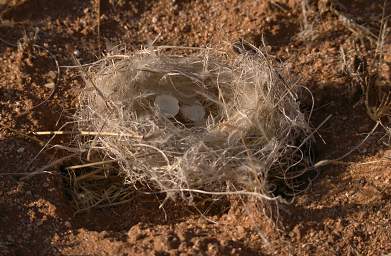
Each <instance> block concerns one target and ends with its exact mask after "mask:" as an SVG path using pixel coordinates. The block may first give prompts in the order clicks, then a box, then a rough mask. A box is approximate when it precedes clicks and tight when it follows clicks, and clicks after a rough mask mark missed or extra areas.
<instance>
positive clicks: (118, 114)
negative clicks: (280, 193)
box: [76, 47, 311, 205]
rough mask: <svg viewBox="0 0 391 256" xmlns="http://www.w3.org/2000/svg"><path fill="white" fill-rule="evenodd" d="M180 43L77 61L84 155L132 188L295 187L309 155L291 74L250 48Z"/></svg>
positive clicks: (212, 191) (186, 194) (270, 194)
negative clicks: (83, 64)
mask: <svg viewBox="0 0 391 256" xmlns="http://www.w3.org/2000/svg"><path fill="white" fill-rule="evenodd" d="M242 50H243V49H242ZM185 51H186V50H183V49H177V48H174V49H171V50H170V51H167V49H166V48H159V47H158V48H154V49H146V50H141V51H137V52H134V53H131V54H126V55H109V56H107V57H106V58H104V59H102V60H100V61H99V62H98V63H95V65H92V66H90V67H89V68H88V70H85V72H84V75H85V78H86V81H87V86H86V88H85V90H84V91H83V93H82V95H81V104H80V108H79V109H78V111H77V114H76V121H77V124H78V129H79V130H82V131H88V132H87V133H86V134H88V135H94V136H79V137H78V138H77V139H78V142H79V144H80V147H81V148H82V150H84V152H86V155H85V158H86V159H88V161H89V162H97V163H102V165H104V166H105V167H104V168H103V169H104V170H106V171H107V170H108V169H111V172H112V170H113V169H115V175H119V176H120V177H122V178H123V182H124V183H125V184H130V185H133V186H129V187H133V188H132V189H133V190H134V188H136V189H137V188H140V187H141V186H140V185H143V186H142V187H143V188H148V189H149V191H155V192H159V193H162V192H164V193H165V194H166V195H167V196H168V197H169V198H173V199H176V198H183V199H185V200H188V202H192V201H193V199H194V196H195V195H197V194H207V195H211V196H225V195H245V196H254V197H256V198H259V199H261V200H273V199H276V196H277V194H276V191H277V189H278V188H277V187H278V186H279V185H278V184H286V185H288V186H289V187H290V188H293V189H294V187H295V186H296V185H295V183H294V182H293V181H294V180H295V179H296V178H297V177H299V176H300V175H302V174H303V170H304V169H305V168H306V167H308V166H309V165H311V161H310V158H309V155H308V149H307V148H306V147H307V145H308V141H309V134H310V128H309V125H308V123H307V121H306V119H305V116H304V114H303V113H302V112H301V111H300V108H299V103H298V98H297V87H295V84H294V83H292V82H291V81H290V79H289V78H288V77H285V76H284V75H283V72H282V71H281V70H280V66H279V65H278V64H277V63H275V62H274V61H273V59H272V58H270V57H268V56H267V55H266V54H265V53H264V52H263V51H261V50H258V49H255V48H252V49H251V50H248V51H244V50H243V51H242V53H241V54H238V55H233V54H228V53H223V52H219V51H215V50H212V49H197V48H194V49H191V50H189V52H188V53H186V54H184V52H185ZM179 53H180V54H179ZM92 165H94V164H92ZM102 165H101V166H100V168H102ZM107 166H110V168H108V167H107ZM106 171H105V172H106ZM89 173H91V170H89ZM106 176H107V175H106ZM87 177H93V175H91V174H88V173H87ZM85 180H88V178H86V174H85V173H84V176H83V181H85ZM89 182H91V180H90V181H89ZM115 188H117V187H115ZM114 190H115V189H114ZM117 192H118V190H117ZM117 192H113V193H112V194H115V193H117ZM117 194H120V196H119V197H118V198H117V200H122V199H121V198H124V197H123V196H124V194H125V192H124V191H120V192H118V193H117ZM113 198H114V197H113ZM113 198H112V199H113ZM113 200H114V199H113ZM109 201H110V200H109ZM96 202H98V203H99V202H102V200H100V201H99V200H98V199H97V201H95V202H92V203H90V204H92V205H96V204H97V203H96ZM110 202H111V203H112V202H113V201H110Z"/></svg>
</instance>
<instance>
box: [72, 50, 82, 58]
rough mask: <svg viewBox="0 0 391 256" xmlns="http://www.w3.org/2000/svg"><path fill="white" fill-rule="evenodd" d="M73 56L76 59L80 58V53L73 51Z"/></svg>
mask: <svg viewBox="0 0 391 256" xmlns="http://www.w3.org/2000/svg"><path fill="white" fill-rule="evenodd" d="M73 55H75V56H76V57H80V51H79V50H78V49H76V50H74V51H73Z"/></svg>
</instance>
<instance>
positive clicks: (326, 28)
mask: <svg viewBox="0 0 391 256" xmlns="http://www.w3.org/2000/svg"><path fill="white" fill-rule="evenodd" d="M6 2H9V5H4V3H6ZM11 2H12V3H11ZM383 3H384V2H383V1H365V0H343V1H342V0H340V1H331V0H330V1H327V0H319V1H308V4H307V6H306V7H305V8H304V10H305V11H303V4H302V1H299V0H285V1H284V0H278V1H266V0H264V1H261V0H258V1H255V0H254V1H237V0H225V1H223V0H211V1H206V0H205V1H201V0H200V1H196V0H152V1H139V0H135V1H114V0H112V1H103V0H102V1H101V13H100V14H101V17H100V37H98V33H97V30H98V22H97V16H96V9H95V6H96V4H95V1H81V0H67V1H60V0H51V1H47V0H25V1H0V18H1V20H0V74H1V75H0V175H1V176H0V255H389V254H391V235H390V231H391V200H390V199H391V168H390V165H389V161H388V157H391V151H390V149H389V147H388V146H387V145H386V144H387V143H386V142H387V137H386V136H384V135H385V132H384V130H382V129H378V130H376V132H375V133H374V135H373V136H371V137H370V138H369V139H368V140H367V141H366V142H365V143H364V144H363V145H362V147H360V148H359V149H358V150H357V151H355V152H354V153H353V154H351V155H350V156H349V157H348V158H347V159H345V161H346V164H340V165H332V166H327V167H323V168H320V169H319V170H318V171H319V176H318V177H317V179H315V180H313V181H312V185H311V186H310V187H309V188H308V189H307V191H306V192H305V193H303V194H301V195H299V196H297V197H296V198H295V200H294V202H293V203H292V204H290V205H281V215H280V218H279V219H278V221H274V222H271V221H270V220H268V219H266V218H264V217H262V216H258V215H257V214H256V213H255V211H254V209H253V208H252V207H251V206H250V205H249V206H248V207H245V208H243V207H238V206H237V205H238V204H237V203H236V202H235V200H234V199H233V200H231V201H230V203H231V207H230V208H229V207H228V206H227V205H220V206H219V207H214V208H213V209H212V210H211V211H209V212H208V213H205V215H204V216H202V215H200V214H199V213H198V212H197V211H195V210H194V209H192V208H190V207H183V205H181V204H180V203H174V202H170V203H168V204H166V205H165V207H164V209H159V205H160V200H161V198H155V197H152V196H150V197H148V196H145V195H144V196H142V195H136V196H135V197H134V199H133V200H132V201H131V202H129V203H128V204H126V205H121V206H118V207H112V208H106V209H97V210H91V211H90V212H87V213H83V214H78V215H76V216H75V215H74V214H73V213H74V211H73V208H72V207H71V203H70V201H69V198H68V197H67V195H66V194H65V193H64V182H63V180H62V178H61V176H60V175H58V173H59V169H58V168H57V169H56V168H53V169H52V170H50V171H51V174H42V175H36V176H33V177H31V178H29V179H25V180H22V179H20V176H18V175H10V173H20V172H22V173H30V172H32V171H34V170H36V169H37V168H40V167H42V166H44V165H46V164H48V163H51V162H53V161H55V160H56V159H58V158H59V157H60V154H59V152H56V151H53V150H52V151H50V150H49V151H45V152H44V153H42V154H40V155H39V157H37V158H36V156H37V154H38V152H39V151H40V149H41V148H42V143H44V141H45V140H47V138H42V137H40V138H36V137H34V136H31V135H29V134H30V132H31V131H39V130H57V129H59V127H60V126H61V125H62V124H64V123H66V122H67V121H69V120H70V117H71V116H72V114H73V112H74V110H75V108H76V107H77V104H78V95H79V93H80V91H81V90H82V88H83V86H84V84H83V81H82V79H81V78H80V76H79V74H78V72H77V70H74V69H67V68H61V72H60V76H59V77H57V67H56V63H55V62H54V57H55V59H56V60H57V61H58V63H59V64H60V65H62V66H65V65H73V58H74V56H76V57H78V58H79V59H80V61H81V62H82V63H87V62H91V61H94V60H96V59H97V58H98V57H99V56H101V53H102V52H104V51H105V50H106V48H107V47H110V45H116V44H119V43H121V44H125V45H127V47H128V48H129V49H130V50H131V49H138V48H140V47H141V45H148V44H149V43H150V42H152V41H153V40H154V39H155V38H156V37H157V36H158V35H159V34H160V36H159V37H158V38H157V41H156V43H155V44H157V45H166V44H169V45H188V46H206V45H208V46H213V47H219V48H223V49H224V48H225V47H230V43H231V42H234V41H236V40H238V39H239V38H245V39H247V40H248V41H250V42H252V43H253V44H255V45H257V46H259V45H261V44H263V43H265V44H267V45H269V46H270V50H271V52H272V53H273V54H274V55H275V56H276V57H277V58H279V59H280V60H281V62H283V63H285V65H286V66H287V68H289V69H290V71H291V72H292V75H293V76H295V77H297V79H298V80H299V82H300V84H302V85H304V86H306V87H308V88H309V89H310V91H311V92H312V93H313V96H314V99H315V109H314V113H313V116H312V118H311V125H312V126H313V127H317V126H318V124H320V123H321V122H322V121H323V120H324V119H325V118H326V117H327V116H328V115H330V114H332V118H331V119H330V120H329V122H327V123H326V124H325V125H324V126H322V127H321V128H320V129H319V131H318V133H317V134H316V142H317V143H316V147H317V153H316V156H317V158H318V159H319V160H321V159H330V158H336V157H338V156H341V155H343V154H344V153H345V152H347V151H349V149H351V148H352V147H354V146H355V145H357V144H358V143H360V142H361V141H362V139H363V138H364V137H365V135H366V134H367V133H368V132H369V131H371V129H372V128H373V127H374V125H375V123H374V122H373V121H372V120H371V119H370V118H369V117H368V115H367V114H366V112H365V107H364V106H363V104H362V102H361V101H360V95H359V92H358V93H357V91H358V89H357V88H356V87H357V86H356V85H355V84H354V82H353V81H352V78H351V77H350V76H348V75H347V74H346V72H343V64H344V61H343V57H342V56H343V55H345V59H346V65H348V66H349V65H350V66H351V65H353V64H352V63H354V61H353V60H354V58H355V56H360V58H362V59H366V60H367V61H368V63H373V51H374V49H375V48H376V45H375V43H376V42H375V40H374V39H373V35H372V34H374V35H375V36H376V35H378V34H379V27H380V21H381V16H382V12H383V11H382V7H383ZM390 8H391V6H390V7H389V8H388V9H386V11H385V15H386V16H387V15H389V14H390V12H389V10H391V9H390ZM354 24H356V25H354ZM357 25H358V26H357ZM368 31H369V33H368ZM371 33H372V34H371ZM390 41H391V37H389V36H388V37H386V38H385V44H384V49H385V52H384V53H385V55H384V60H385V61H384V63H383V65H381V67H380V69H379V71H378V75H379V77H380V78H379V81H381V83H382V84H383V85H385V88H386V87H387V86H389V85H390V75H391V74H390V64H391V52H390V49H391V48H390V44H389V43H390ZM342 52H343V53H344V54H341V53H342ZM356 59H357V58H356ZM52 92H54V94H53V95H52V96H51V94H52ZM48 97H49V100H48V101H45V99H46V98H48ZM43 101H45V102H44V103H43V104H41V105H39V106H38V107H34V106H36V105H37V104H39V103H41V102H43ZM302 102H303V104H302V105H303V111H306V110H307V111H308V102H309V99H308V96H305V95H303V99H302ZM67 140H69V138H67V137H60V138H57V139H56V143H66V142H67ZM33 159H35V160H34V161H32V160H33Z"/></svg>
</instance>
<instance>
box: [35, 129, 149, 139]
mask: <svg viewBox="0 0 391 256" xmlns="http://www.w3.org/2000/svg"><path fill="white" fill-rule="evenodd" d="M33 134H34V135H38V136H46V135H82V136H119V137H132V138H137V139H141V138H143V137H142V136H139V135H134V134H129V133H117V132H89V131H41V132H33Z"/></svg>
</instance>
